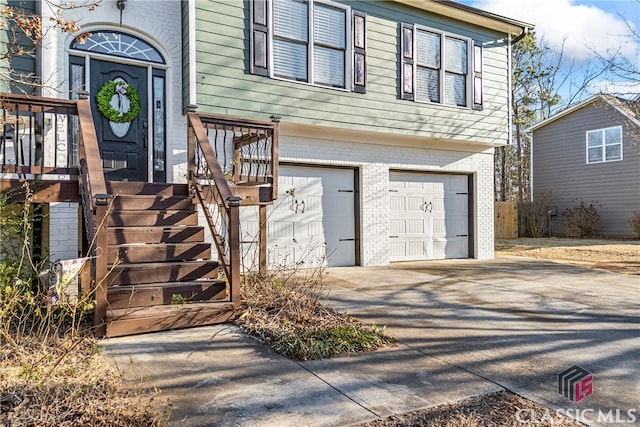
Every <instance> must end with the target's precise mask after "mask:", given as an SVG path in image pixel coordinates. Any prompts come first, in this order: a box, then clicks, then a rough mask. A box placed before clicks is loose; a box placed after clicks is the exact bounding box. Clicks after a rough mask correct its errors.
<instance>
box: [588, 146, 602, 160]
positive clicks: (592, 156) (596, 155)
mask: <svg viewBox="0 0 640 427" xmlns="http://www.w3.org/2000/svg"><path fill="white" fill-rule="evenodd" d="M601 161H602V148H589V163H593V162H601Z"/></svg>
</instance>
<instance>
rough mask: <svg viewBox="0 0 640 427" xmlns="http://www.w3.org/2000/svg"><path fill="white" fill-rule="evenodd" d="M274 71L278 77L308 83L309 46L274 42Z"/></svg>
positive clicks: (281, 41)
mask: <svg viewBox="0 0 640 427" xmlns="http://www.w3.org/2000/svg"><path fill="white" fill-rule="evenodd" d="M273 71H274V73H275V74H276V75H277V76H281V77H290V78H294V79H296V80H300V81H304V82H306V81H307V45H305V44H299V43H291V42H286V41H283V40H274V41H273Z"/></svg>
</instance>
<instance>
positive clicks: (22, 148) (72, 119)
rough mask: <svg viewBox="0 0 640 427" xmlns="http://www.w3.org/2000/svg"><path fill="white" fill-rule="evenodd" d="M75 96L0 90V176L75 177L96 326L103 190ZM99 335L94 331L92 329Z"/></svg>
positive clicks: (102, 268)
mask: <svg viewBox="0 0 640 427" xmlns="http://www.w3.org/2000/svg"><path fill="white" fill-rule="evenodd" d="M80 98H81V99H78V100H77V101H76V100H65V99H53V98H41V97H30V96H25V95H14V94H7V93H2V94H0V105H1V108H2V110H1V112H0V124H1V125H2V135H0V178H1V179H4V180H39V181H67V180H70V181H73V180H78V181H79V187H80V196H81V200H82V207H83V210H84V220H85V225H86V230H87V240H88V242H89V245H90V247H89V254H90V255H91V259H92V261H93V263H92V272H93V274H92V279H93V283H92V284H86V283H84V284H83V291H86V292H90V291H91V290H92V289H95V292H96V293H95V298H96V325H97V326H99V327H100V325H103V324H104V322H103V319H104V316H105V314H106V287H103V286H102V282H103V279H104V277H105V276H106V274H107V256H106V254H107V229H106V228H107V221H106V216H107V210H108V206H107V204H108V199H109V196H108V194H107V188H106V184H105V179H104V173H103V171H102V161H101V159H100V151H99V149H98V139H97V137H96V132H95V127H94V125H93V118H92V115H91V106H90V105H89V101H88V99H87V94H80ZM98 333H99V331H98Z"/></svg>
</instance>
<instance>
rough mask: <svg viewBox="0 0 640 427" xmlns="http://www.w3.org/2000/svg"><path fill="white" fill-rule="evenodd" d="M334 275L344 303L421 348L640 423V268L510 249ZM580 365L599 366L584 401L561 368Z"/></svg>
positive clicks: (509, 383)
mask: <svg viewBox="0 0 640 427" xmlns="http://www.w3.org/2000/svg"><path fill="white" fill-rule="evenodd" d="M328 277H329V280H328V283H330V289H331V292H330V301H331V303H332V305H333V306H334V307H335V308H336V309H337V310H339V311H343V312H347V313H349V314H352V315H354V316H357V317H359V318H360V319H362V320H363V321H365V322H370V323H376V324H378V325H386V326H387V330H388V332H389V334H391V335H393V336H394V337H396V338H398V339H400V340H401V341H402V342H403V343H404V344H406V345H408V346H410V347H412V348H414V349H417V350H419V351H420V353H421V354H424V355H427V356H430V357H433V358H436V359H438V360H440V361H442V362H445V363H448V364H451V365H454V366H456V367H459V368H462V369H464V370H466V371H468V372H471V373H473V374H475V375H478V376H480V377H483V378H486V379H487V380H489V381H491V382H494V383H496V384H499V385H500V386H502V387H505V388H506V389H508V390H511V391H514V392H516V393H518V394H520V395H522V396H524V397H527V398H529V399H532V400H535V401H537V402H541V403H544V404H546V405H548V406H550V407H552V408H555V409H561V410H564V411H565V412H568V413H570V414H571V415H573V416H574V417H576V415H577V418H578V419H579V420H581V421H586V422H587V423H592V424H610V423H611V422H612V421H613V423H615V422H626V423H630V424H637V425H640V412H639V411H640V276H637V275H635V276H629V275H622V274H616V273H608V272H604V271H595V270H588V269H584V268H580V267H575V266H570V265H564V264H557V263H551V262H546V261H540V260H533V259H527V258H519V257H503V258H498V259H495V260H490V261H477V260H450V261H443V262H419V263H418V262H414V263H397V264H393V265H392V266H391V267H389V268H332V269H330V271H329V276H328ZM573 365H579V366H580V367H582V368H584V369H585V370H587V371H588V372H589V373H591V374H592V375H593V381H592V386H593V393H592V395H591V396H589V397H587V398H584V399H583V400H581V401H580V402H578V403H574V402H572V401H571V400H569V399H567V398H565V397H564V396H562V395H561V394H559V393H558V382H557V375H558V373H560V372H562V371H563V370H565V369H567V368H570V367H571V366H573ZM600 414H602V415H600ZM523 417H525V415H523ZM612 417H613V418H612Z"/></svg>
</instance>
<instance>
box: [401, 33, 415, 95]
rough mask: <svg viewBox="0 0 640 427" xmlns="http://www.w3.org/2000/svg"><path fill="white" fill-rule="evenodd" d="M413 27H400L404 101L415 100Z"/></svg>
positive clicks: (402, 93)
mask: <svg viewBox="0 0 640 427" xmlns="http://www.w3.org/2000/svg"><path fill="white" fill-rule="evenodd" d="M413 35H414V29H413V25H409V24H402V25H401V26H400V81H401V85H402V87H401V88H400V96H401V98H402V99H409V100H413V99H414V93H415V88H414V82H415V79H414V76H413V73H414V72H415V69H414V66H413V62H414V58H413V52H414V49H413V43H414V37H413Z"/></svg>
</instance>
